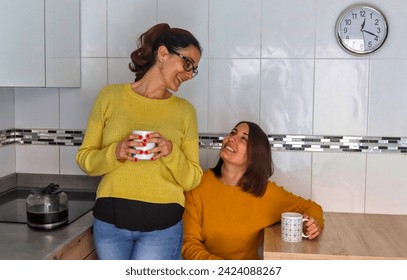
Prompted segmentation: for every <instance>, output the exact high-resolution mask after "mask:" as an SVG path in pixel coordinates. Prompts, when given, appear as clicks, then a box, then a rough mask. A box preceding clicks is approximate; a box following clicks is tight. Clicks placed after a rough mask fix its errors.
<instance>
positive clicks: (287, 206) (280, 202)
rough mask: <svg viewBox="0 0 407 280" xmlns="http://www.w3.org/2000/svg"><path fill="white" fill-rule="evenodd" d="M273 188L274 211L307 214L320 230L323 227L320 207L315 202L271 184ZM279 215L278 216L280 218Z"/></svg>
mask: <svg viewBox="0 0 407 280" xmlns="http://www.w3.org/2000/svg"><path fill="white" fill-rule="evenodd" d="M271 185H272V186H273V188H274V191H275V192H274V197H275V199H274V203H275V205H276V207H275V208H276V209H280V211H281V213H283V212H297V213H301V214H307V215H308V216H310V217H313V218H315V219H317V220H318V222H319V225H320V226H321V228H323V227H324V218H323V210H322V207H321V206H320V205H319V204H317V203H316V202H314V201H312V200H310V199H305V198H303V197H300V196H297V195H295V194H293V193H291V192H289V191H287V190H285V189H284V188H283V187H280V186H277V184H275V183H274V182H272V183H271ZM281 213H279V215H280V216H281Z"/></svg>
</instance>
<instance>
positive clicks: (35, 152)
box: [16, 145, 60, 174]
mask: <svg viewBox="0 0 407 280" xmlns="http://www.w3.org/2000/svg"><path fill="white" fill-rule="evenodd" d="M59 162H60V159H59V147H56V146H47V145H40V146H35V145H16V172H17V173H38V174H60V169H59Z"/></svg>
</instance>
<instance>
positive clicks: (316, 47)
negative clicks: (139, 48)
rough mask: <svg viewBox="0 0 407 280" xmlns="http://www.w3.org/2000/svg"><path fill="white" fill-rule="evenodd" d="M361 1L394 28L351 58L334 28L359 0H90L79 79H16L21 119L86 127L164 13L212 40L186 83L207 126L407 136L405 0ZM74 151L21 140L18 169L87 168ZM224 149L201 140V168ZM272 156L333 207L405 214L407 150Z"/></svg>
mask: <svg viewBox="0 0 407 280" xmlns="http://www.w3.org/2000/svg"><path fill="white" fill-rule="evenodd" d="M365 2H367V3H372V4H374V5H376V6H377V7H378V8H379V9H380V10H382V11H383V13H384V14H385V16H386V17H387V19H388V23H389V28H390V31H389V35H388V38H387V41H386V42H385V44H384V45H383V46H382V48H381V49H380V50H379V51H377V52H376V53H373V54H371V55H370V56H367V57H354V56H351V55H349V54H347V53H345V52H344V51H343V50H342V49H341V48H340V47H339V45H338V43H337V42H336V39H335V36H334V27H335V22H336V19H337V17H338V16H339V14H340V13H341V12H342V11H343V10H344V9H345V8H346V7H348V6H349V5H351V4H353V3H359V1H353V0H341V1H339V0H284V1H281V0H194V1H190V0H172V1H168V0H156V1H152V0H105V1H102V0H82V1H81V34H82V38H81V40H82V42H81V44H82V45H81V47H82V50H81V56H82V73H81V76H82V86H81V88H78V89H66V88H60V89H30V88H19V89H15V127H16V128H24V127H26V128H35V127H38V128H61V129H85V127H86V122H87V116H88V114H89V111H90V108H91V106H92V104H93V101H94V98H95V96H96V95H97V93H98V91H99V90H100V89H101V88H102V87H103V86H104V85H106V84H110V83H122V82H131V81H133V75H132V74H133V73H132V72H130V71H129V70H128V68H127V64H128V62H129V54H130V53H131V52H132V51H133V50H134V49H135V47H136V40H137V38H138V36H139V35H140V34H141V33H142V32H144V31H145V30H146V29H147V28H149V27H150V26H152V25H154V24H156V23H159V22H168V23H169V24H170V25H171V26H175V27H181V28H185V29H188V30H190V31H191V32H192V33H193V34H195V35H196V37H197V38H198V39H199V40H200V42H201V44H202V46H203V49H204V53H203V58H202V60H201V63H200V64H199V75H198V76H197V77H196V78H195V79H194V80H192V81H190V82H188V83H186V84H184V85H183V86H182V88H181V90H180V91H179V95H180V96H182V97H185V98H187V99H188V100H190V101H191V102H192V103H193V104H194V105H195V106H196V108H197V113H198V120H199V131H200V132H227V131H229V130H230V129H231V128H232V126H233V125H234V124H235V123H237V122H238V121H240V120H243V119H245V120H252V121H255V122H258V123H259V124H260V125H261V126H262V127H263V128H264V129H265V130H266V132H267V133H273V134H309V135H312V134H315V135H362V136H407V125H405V124H406V123H407V110H406V109H405V108H404V107H405V104H407V94H406V92H407V83H405V77H407V48H406V47H405V46H406V45H407V44H406V43H407V37H406V36H405V26H407V18H406V17H405V16H404V14H403V13H400V11H402V10H407V1H403V0H388V1H379V0H370V1H365ZM6 98H7V97H6ZM3 99H4V96H3V94H0V101H2V100H3ZM0 106H1V105H0ZM0 112H1V111H0ZM0 114H1V113H0ZM76 151H77V147H41V148H38V146H36V147H33V146H31V147H30V145H17V146H16V162H17V164H16V171H17V172H32V173H53V174H59V173H60V174H82V172H81V171H80V170H79V169H78V168H77V166H76V163H75V160H74V157H75V154H76ZM0 153H4V148H1V149H0ZM0 155H2V154H0ZM2 158H3V157H2ZM216 158H217V151H211V150H208V151H207V150H201V162H202V165H203V166H204V167H205V168H206V167H208V166H212V164H213V162H216ZM29 159H36V164H35V165H33V164H32V163H31V162H30V161H29ZM2 161H3V160H1V161H0V162H2ZM274 162H275V169H276V172H275V175H274V176H273V177H272V178H273V179H274V180H276V181H277V182H278V183H280V184H281V185H283V186H285V187H286V188H287V189H289V190H291V191H293V192H295V193H297V194H300V195H302V196H304V197H310V198H313V199H315V200H316V201H318V202H319V203H320V204H322V206H323V207H324V209H325V210H326V211H337V212H358V213H359V212H361V213H363V212H367V213H394V214H407V203H403V202H405V201H407V177H406V175H405V170H406V169H407V158H406V155H403V154H356V153H335V154H331V153H318V152H315V153H310V152H274ZM2 164H3V165H4V163H2ZM11 171H13V170H11Z"/></svg>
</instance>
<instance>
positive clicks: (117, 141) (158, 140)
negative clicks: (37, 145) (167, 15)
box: [76, 23, 202, 259]
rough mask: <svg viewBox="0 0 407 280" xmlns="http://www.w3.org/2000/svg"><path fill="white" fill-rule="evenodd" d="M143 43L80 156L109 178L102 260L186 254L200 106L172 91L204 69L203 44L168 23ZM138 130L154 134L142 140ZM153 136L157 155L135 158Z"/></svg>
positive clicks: (100, 221) (101, 224)
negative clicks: (129, 77)
mask: <svg viewBox="0 0 407 280" xmlns="http://www.w3.org/2000/svg"><path fill="white" fill-rule="evenodd" d="M138 47H139V48H138V49H137V50H135V51H134V52H133V53H132V54H131V60H132V62H131V63H130V65H129V67H130V70H131V71H133V72H135V74H136V79H135V82H134V83H131V84H117V85H109V86H106V87H105V88H103V89H102V90H101V92H100V93H99V95H98V97H97V99H96V101H95V104H94V106H93V109H92V112H91V114H90V116H89V120H88V125H87V129H86V134H85V137H84V140H83V143H82V146H81V147H80V148H79V151H78V153H77V156H76V160H77V162H78V165H79V166H80V168H81V169H82V170H83V171H84V172H86V173H87V174H89V175H91V176H102V179H101V182H100V184H99V186H98V189H97V199H96V202H95V207H94V210H93V216H94V224H93V230H94V242H95V246H96V251H97V254H98V257H99V259H179V258H180V256H181V246H182V234H183V224H182V215H183V212H184V203H185V197H184V191H189V190H191V189H192V188H193V187H195V186H196V185H198V183H199V181H200V179H201V177H202V169H201V168H200V166H199V137H198V127H197V120H196V112H195V108H194V107H193V106H192V105H191V104H190V103H189V102H188V101H186V100H185V99H182V98H179V97H177V96H175V95H173V94H172V92H176V91H177V90H178V88H179V87H180V85H181V84H182V83H183V82H185V81H188V80H190V79H192V78H193V77H194V76H195V75H196V74H197V73H198V70H197V68H198V63H199V60H200V57H201V52H202V50H201V47H200V45H199V42H198V41H197V40H196V39H195V37H194V36H193V35H192V34H191V33H189V32H188V31H186V30H183V29H178V28H170V27H169V26H168V24H165V23H163V24H158V25H156V26H153V27H152V28H151V29H149V30H148V31H147V32H145V33H144V34H142V35H141V36H140V38H139V41H138ZM133 130H148V131H153V133H150V135H148V138H147V140H146V141H145V142H144V143H143V142H140V143H139V142H136V141H134V140H136V139H139V135H132V131H133ZM149 142H150V143H155V144H156V146H155V147H154V148H152V149H150V150H149V151H148V153H150V154H151V153H153V154H154V156H153V158H152V159H151V160H137V159H136V158H135V157H133V156H132V154H134V153H141V152H139V151H135V150H134V149H133V147H137V146H143V145H146V144H147V143H149Z"/></svg>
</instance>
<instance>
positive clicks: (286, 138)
mask: <svg viewBox="0 0 407 280" xmlns="http://www.w3.org/2000/svg"><path fill="white" fill-rule="evenodd" d="M84 133H85V131H84V130H72V129H71V130H64V129H7V130H0V147H1V146H5V145H9V144H21V145H56V146H80V145H81V143H82V140H83V136H84ZM224 136H225V134H223V133H200V135H199V147H200V148H201V149H220V147H221V145H222V140H223V138H224ZM268 138H269V141H270V146H271V148H272V150H277V151H305V152H355V153H403V154H405V153H407V137H384V136H377V137H374V136H326V135H319V136H318V135H288V134H287V135H281V134H277V135H274V134H271V135H268Z"/></svg>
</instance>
